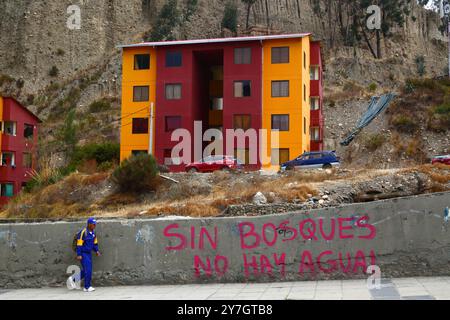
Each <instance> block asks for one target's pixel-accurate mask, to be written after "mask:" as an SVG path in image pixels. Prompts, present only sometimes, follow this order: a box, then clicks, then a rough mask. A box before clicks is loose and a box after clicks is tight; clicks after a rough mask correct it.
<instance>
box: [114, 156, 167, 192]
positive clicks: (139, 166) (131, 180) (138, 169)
mask: <svg viewBox="0 0 450 320" xmlns="http://www.w3.org/2000/svg"><path fill="white" fill-rule="evenodd" d="M157 175H158V164H157V163H156V159H155V158H154V157H153V156H152V155H149V154H144V153H141V154H138V155H135V156H131V157H130V158H128V159H126V160H124V161H123V162H122V163H121V164H120V166H119V167H117V168H116V169H115V170H114V172H113V174H112V176H111V180H112V181H113V182H114V183H115V184H116V185H117V186H118V188H119V190H120V191H121V192H131V193H138V192H146V191H151V190H155V189H156V182H157Z"/></svg>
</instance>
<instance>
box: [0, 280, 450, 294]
mask: <svg viewBox="0 0 450 320" xmlns="http://www.w3.org/2000/svg"><path fill="white" fill-rule="evenodd" d="M380 287H381V288H379V289H368V287H367V282H366V280H345V281H340V280H338V281H308V282H283V283H280V282H279V283H265V284H245V283H244V284H203V285H178V286H128V287H127V286H124V287H103V288H97V291H95V292H92V293H87V292H82V291H77V290H73V291H69V290H67V289H66V288H43V289H21V290H5V289H0V300H22V299H23V300H35V299H43V300H61V299H62V300H73V299H87V300H110V299H113V300H132V299H142V300H161V299H163V300H309V299H314V300H342V299H343V300H379V299H383V300H386V299H389V300H405V299H406V300H409V299H412V300H417V299H420V300H423V299H426V300H435V299H436V300H441V299H443V300H450V277H428V278H399V279H383V280H382V282H381V286H380Z"/></svg>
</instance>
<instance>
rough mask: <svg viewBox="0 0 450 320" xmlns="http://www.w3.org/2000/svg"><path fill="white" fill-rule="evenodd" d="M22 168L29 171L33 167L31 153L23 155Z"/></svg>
mask: <svg viewBox="0 0 450 320" xmlns="http://www.w3.org/2000/svg"><path fill="white" fill-rule="evenodd" d="M22 166H23V167H24V168H26V169H31V168H32V167H33V155H32V154H31V153H28V152H26V153H23V157H22Z"/></svg>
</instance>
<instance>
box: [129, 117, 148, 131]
mask: <svg viewBox="0 0 450 320" xmlns="http://www.w3.org/2000/svg"><path fill="white" fill-rule="evenodd" d="M132 133H133V134H147V133H148V118H133V130H132Z"/></svg>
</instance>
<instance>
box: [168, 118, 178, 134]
mask: <svg viewBox="0 0 450 320" xmlns="http://www.w3.org/2000/svg"><path fill="white" fill-rule="evenodd" d="M165 120H166V123H165V125H166V132H172V131H174V130H176V129H179V128H181V117H179V116H170V117H166V119H165Z"/></svg>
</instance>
